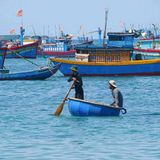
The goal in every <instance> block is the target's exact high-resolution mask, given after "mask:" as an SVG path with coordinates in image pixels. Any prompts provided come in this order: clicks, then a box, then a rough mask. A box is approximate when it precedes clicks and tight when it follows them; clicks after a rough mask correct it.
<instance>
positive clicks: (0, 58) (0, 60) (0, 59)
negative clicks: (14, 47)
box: [0, 48, 7, 69]
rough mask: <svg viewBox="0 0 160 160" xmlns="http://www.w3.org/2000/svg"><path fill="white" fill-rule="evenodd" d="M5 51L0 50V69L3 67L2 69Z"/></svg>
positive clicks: (3, 49)
mask: <svg viewBox="0 0 160 160" xmlns="http://www.w3.org/2000/svg"><path fill="white" fill-rule="evenodd" d="M6 50H7V48H0V69H3V67H4V60H5V56H6Z"/></svg>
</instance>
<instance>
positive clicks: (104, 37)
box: [103, 9, 108, 46]
mask: <svg viewBox="0 0 160 160" xmlns="http://www.w3.org/2000/svg"><path fill="white" fill-rule="evenodd" d="M107 20H108V9H106V10H105V27H104V35H103V46H105V41H106V29H107Z"/></svg>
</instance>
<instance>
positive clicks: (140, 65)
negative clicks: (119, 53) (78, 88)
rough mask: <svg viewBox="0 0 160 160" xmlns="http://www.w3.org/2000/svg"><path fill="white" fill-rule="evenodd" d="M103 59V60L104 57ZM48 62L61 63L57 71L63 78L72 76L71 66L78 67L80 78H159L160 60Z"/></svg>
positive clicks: (56, 60) (61, 60) (52, 59)
mask: <svg viewBox="0 0 160 160" xmlns="http://www.w3.org/2000/svg"><path fill="white" fill-rule="evenodd" d="M99 57H100V55H99ZM101 57H102V56H101ZM103 57H104V59H105V56H103ZM108 57H109V56H108ZM50 60H51V61H52V62H53V63H54V64H57V63H61V67H60V69H59V70H60V71H61V73H62V74H63V75H64V76H70V75H71V74H72V73H71V70H70V68H71V67H72V66H73V65H76V66H77V67H78V72H79V73H80V74H81V75H82V76H160V58H159V59H152V60H130V61H111V62H109V61H108V62H107V61H106V62H105V61H99V62H77V61H74V60H64V59H59V58H50Z"/></svg>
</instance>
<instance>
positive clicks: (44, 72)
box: [0, 63, 60, 80]
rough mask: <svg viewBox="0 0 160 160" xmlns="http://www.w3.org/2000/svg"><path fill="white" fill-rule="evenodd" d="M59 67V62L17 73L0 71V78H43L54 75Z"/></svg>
mask: <svg viewBox="0 0 160 160" xmlns="http://www.w3.org/2000/svg"><path fill="white" fill-rule="evenodd" d="M59 67H60V63H59V64H57V65H55V66H50V67H42V68H40V69H38V70H33V71H25V72H18V73H4V72H0V80H44V79H46V78H49V77H51V76H52V75H54V74H55V73H56V72H57V70H58V69H59Z"/></svg>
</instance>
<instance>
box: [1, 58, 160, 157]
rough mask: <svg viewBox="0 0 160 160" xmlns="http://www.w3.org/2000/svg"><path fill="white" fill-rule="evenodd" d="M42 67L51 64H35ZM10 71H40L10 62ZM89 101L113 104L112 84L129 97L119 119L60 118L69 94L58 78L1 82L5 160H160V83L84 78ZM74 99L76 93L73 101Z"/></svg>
mask: <svg viewBox="0 0 160 160" xmlns="http://www.w3.org/2000/svg"><path fill="white" fill-rule="evenodd" d="M31 61H32V62H35V63H37V64H39V65H41V66H44V65H45V64H46V62H47V59H46V58H43V57H41V58H38V59H36V60H31ZM6 67H7V68H10V69H11V71H22V70H30V69H33V68H34V69H35V68H36V67H35V66H34V65H33V64H31V63H29V62H27V61H25V60H22V59H18V60H16V59H7V60H6ZM82 78H83V83H84V85H83V88H84V93H85V99H86V100H94V101H97V102H102V103H111V102H112V97H111V92H110V90H109V89H108V84H107V81H108V80H110V79H113V80H115V81H116V82H117V85H118V87H119V89H120V90H121V92H122V93H123V97H124V107H125V108H126V109H127V111H128V112H127V114H125V115H120V116H119V117H74V116H71V115H70V113H69V111H68V108H67V107H68V106H67V101H66V103H65V106H64V109H63V112H62V113H61V115H60V116H59V117H55V116H54V115H53V113H54V112H55V110H56V108H57V107H58V105H59V104H60V103H61V102H62V99H63V98H64V96H65V95H66V93H67V92H68V90H69V88H70V85H71V84H70V83H68V82H67V77H64V76H63V75H62V74H61V73H60V72H57V73H56V74H55V75H54V76H52V77H51V78H49V79H46V80H42V81H0V160H22V159H23V160H53V159H55V160H65V159H68V160H159V159H160V77H158V76H157V77H156V76H152V77H147V76H146V77H145V76H144V77H143V76H142V77H136V76H131V77H82ZM73 96H74V90H73V91H71V93H70V96H69V97H73Z"/></svg>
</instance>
